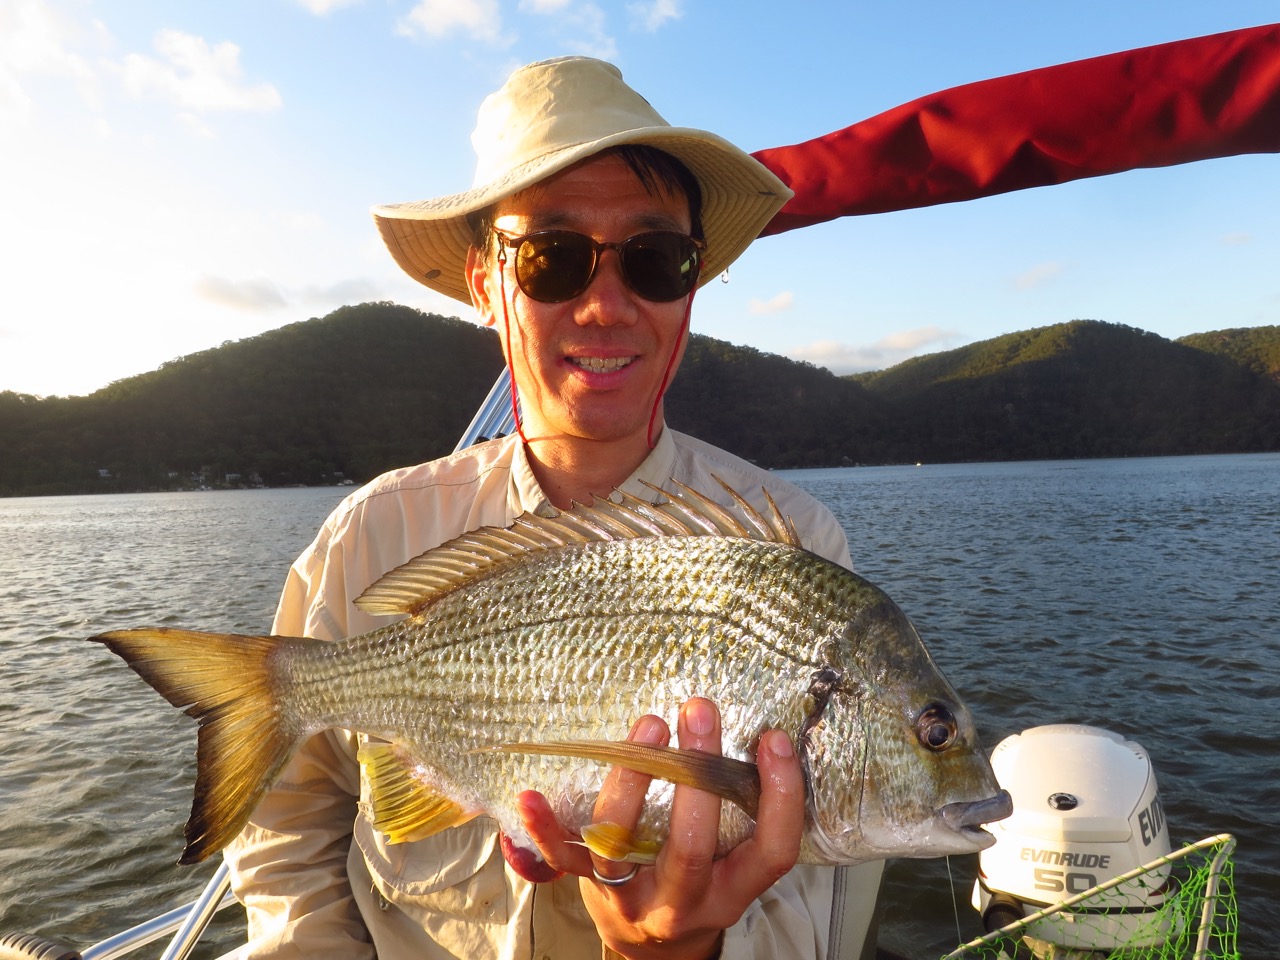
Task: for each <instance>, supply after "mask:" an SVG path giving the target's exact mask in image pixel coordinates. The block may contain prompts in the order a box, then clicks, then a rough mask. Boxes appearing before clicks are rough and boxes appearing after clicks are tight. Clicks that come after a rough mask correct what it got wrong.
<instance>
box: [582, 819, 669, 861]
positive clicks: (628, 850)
mask: <svg viewBox="0 0 1280 960" xmlns="http://www.w3.org/2000/svg"><path fill="white" fill-rule="evenodd" d="M582 846H584V847H586V848H587V849H588V850H590V851H591V852H592V853H594V854H595V855H596V856H598V857H603V858H604V859H606V860H615V861H617V862H619V863H623V862H625V863H645V864H651V863H656V862H657V860H658V852H659V851H660V850H661V849H662V844H660V843H659V842H658V841H656V840H641V839H640V838H638V837H637V836H636V835H635V834H633V833H632V832H631V831H630V830H628V829H627V828H626V827H624V826H623V825H622V824H620V823H614V822H613V821H611V820H601V821H600V822H599V823H588V824H586V825H585V826H584V827H583V828H582Z"/></svg>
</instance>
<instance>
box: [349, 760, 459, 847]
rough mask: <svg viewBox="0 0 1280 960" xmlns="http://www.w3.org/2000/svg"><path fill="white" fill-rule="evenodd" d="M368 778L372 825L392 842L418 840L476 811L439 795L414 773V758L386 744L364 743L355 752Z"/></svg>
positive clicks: (451, 825) (456, 823)
mask: <svg viewBox="0 0 1280 960" xmlns="http://www.w3.org/2000/svg"><path fill="white" fill-rule="evenodd" d="M356 759H358V760H359V761H360V764H361V765H362V766H363V767H364V770H365V774H366V775H367V776H368V777H369V792H370V794H371V799H372V801H373V825H374V826H375V827H376V828H377V829H379V830H381V831H382V832H383V833H385V834H386V835H387V840H388V841H390V842H391V843H406V842H408V841H410V840H421V839H423V838H424V837H429V836H431V835H433V834H436V833H439V832H440V831H441V830H447V829H449V828H450V827H456V826H458V825H459V824H463V823H466V822H467V821H468V820H470V819H471V818H472V817H474V816H475V815H476V814H475V813H473V812H468V811H465V810H463V809H462V807H461V806H460V805H458V804H457V803H455V802H454V801H452V800H449V799H448V798H446V797H442V796H441V795H440V794H438V793H436V792H435V791H434V790H432V789H431V788H430V787H428V786H427V785H426V784H424V783H423V782H422V781H421V780H420V779H419V778H418V777H416V776H415V775H414V772H413V764H414V761H413V759H412V758H411V757H410V756H408V754H406V753H405V752H404V751H403V750H401V749H400V748H398V747H396V746H394V745H393V744H389V743H367V744H365V745H364V746H362V747H361V748H360V750H359V752H358V753H357V754H356Z"/></svg>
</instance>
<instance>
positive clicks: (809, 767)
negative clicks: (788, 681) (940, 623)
mask: <svg viewBox="0 0 1280 960" xmlns="http://www.w3.org/2000/svg"><path fill="white" fill-rule="evenodd" d="M867 586H869V585H867ZM873 589H874V590H875V592H876V593H877V594H879V596H878V597H874V598H873V600H872V602H869V603H866V604H863V605H861V606H860V607H859V609H858V610H857V612H856V613H855V615H854V616H852V617H851V618H850V619H849V620H848V623H847V626H846V628H845V629H844V632H843V635H842V636H841V637H840V638H839V639H838V640H836V641H834V642H831V643H828V644H826V645H825V646H824V648H823V650H822V652H821V658H822V660H823V664H824V665H823V666H822V668H820V669H819V670H818V671H816V673H815V674H814V680H813V685H812V686H811V688H810V691H809V696H810V697H811V703H812V706H811V709H810V712H809V716H808V721H807V722H806V725H805V726H806V729H804V730H803V731H802V733H801V736H800V738H799V739H800V753H801V757H802V760H803V762H804V766H805V774H806V779H807V783H808V786H809V791H810V792H809V817H810V824H809V830H808V839H809V842H810V843H811V844H812V846H813V847H814V848H815V852H816V853H817V855H818V857H817V858H818V859H820V860H824V861H826V862H829V863H856V862H859V861H863V860H872V859H882V858H886V857H934V856H944V855H948V854H959V853H973V852H976V851H978V850H981V849H983V848H985V847H989V846H990V845H991V844H993V843H994V842H995V838H994V837H992V835H991V834H990V833H988V832H987V831H986V830H984V829H983V827H982V825H983V824H984V823H990V822H992V821H995V820H1000V819H1003V818H1004V817H1007V816H1009V814H1010V813H1012V811H1013V807H1012V802H1011V800H1010V798H1009V794H1008V793H1007V792H1006V791H1004V790H1002V789H1001V788H1000V785H999V784H998V783H997V782H996V778H995V774H994V773H993V772H992V769H991V764H990V763H989V762H988V760H987V757H986V755H985V754H984V753H983V751H982V748H981V745H980V744H979V741H978V734H977V730H976V729H975V727H974V722H973V717H972V715H971V714H970V713H969V710H968V709H967V708H966V707H965V706H964V704H963V703H962V702H961V700H960V698H959V696H958V695H957V694H956V692H955V690H954V689H953V688H952V687H951V684H949V683H948V682H947V680H946V678H945V677H943V675H942V673H941V671H940V670H938V668H937V666H936V665H935V664H934V662H933V659H932V658H931V657H930V656H929V653H928V651H927V650H926V649H925V647H924V644H923V643H922V642H921V640H920V637H919V635H918V634H917V633H916V630H915V627H914V626H913V625H912V623H911V621H910V620H909V619H908V618H907V617H906V615H905V614H903V613H902V611H901V610H899V609H898V607H897V605H896V604H894V603H893V601H892V600H890V599H889V598H888V597H887V596H885V595H884V594H883V593H880V592H879V590H878V588H873Z"/></svg>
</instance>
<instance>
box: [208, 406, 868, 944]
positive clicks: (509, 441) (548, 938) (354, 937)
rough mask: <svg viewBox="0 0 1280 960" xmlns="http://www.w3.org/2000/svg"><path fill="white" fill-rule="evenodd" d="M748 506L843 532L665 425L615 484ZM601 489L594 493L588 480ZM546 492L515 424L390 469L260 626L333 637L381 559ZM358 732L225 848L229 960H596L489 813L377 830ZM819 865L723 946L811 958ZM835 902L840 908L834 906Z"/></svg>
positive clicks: (511, 515)
mask: <svg viewBox="0 0 1280 960" xmlns="http://www.w3.org/2000/svg"><path fill="white" fill-rule="evenodd" d="M716 477H719V478H721V479H723V480H724V481H725V482H727V483H729V484H730V485H731V486H732V487H734V488H735V489H736V490H738V491H739V492H740V493H741V494H742V495H743V496H744V497H746V499H748V500H749V501H751V502H752V503H754V504H755V505H756V506H757V508H758V509H761V510H763V509H764V508H765V501H764V498H763V497H762V496H761V492H760V491H761V488H762V487H767V488H768V490H769V492H770V494H771V495H772V496H773V498H774V500H775V501H776V502H777V503H778V505H779V507H780V508H781V509H782V512H783V513H784V514H785V515H787V516H789V517H790V518H791V519H792V520H793V522H794V523H795V525H796V528H797V530H799V532H800V534H801V538H802V540H803V542H804V545H805V546H806V547H807V548H808V549H810V550H812V551H813V552H814V553H817V554H820V555H822V556H824V557H828V558H829V559H831V560H834V561H836V562H837V563H841V564H843V565H845V566H849V565H850V564H849V552H848V545H847V543H846V540H845V536H844V532H843V531H842V530H841V529H840V526H839V524H838V523H837V522H836V520H835V518H834V517H833V516H832V515H831V513H830V512H829V511H828V510H827V509H826V508H825V507H823V506H822V505H821V504H819V503H818V502H817V501H816V500H814V499H813V498H812V497H810V496H808V495H807V494H805V493H804V492H803V491H801V490H799V489H798V488H796V487H794V486H791V485H790V484H787V483H785V482H783V481H781V480H779V479H778V478H776V477H774V476H773V475H771V474H769V473H767V472H765V471H762V470H759V469H757V468H756V467H753V466H751V465H750V464H748V463H746V462H745V461H742V460H740V459H738V458H737V457H734V456H732V455H730V454H728V453H725V452H724V451H722V450H718V449H717V448H715V447H712V446H710V445H709V444H705V443H702V442H701V441H699V440H695V439H693V438H692V437H688V436H685V435H682V434H679V433H676V432H675V431H672V430H670V429H665V430H663V433H662V436H661V438H660V439H659V442H658V445H657V447H656V448H655V449H654V450H653V451H652V452H651V453H650V455H649V457H648V458H647V459H646V460H645V461H644V463H642V464H641V465H640V467H639V469H638V470H637V471H636V473H635V474H634V475H633V476H632V477H631V478H630V479H629V480H628V481H627V482H626V483H625V484H624V485H623V488H624V489H625V490H627V491H628V492H631V493H635V494H637V495H639V496H645V497H647V498H648V499H652V497H653V495H652V493H651V492H650V491H647V490H646V489H645V488H644V487H643V485H642V484H641V483H640V481H641V480H645V481H648V482H650V483H653V484H656V485H658V486H661V485H662V484H664V483H665V482H666V481H668V480H669V479H670V478H675V479H677V480H680V481H682V482H684V483H686V484H689V485H690V486H692V487H694V488H695V489H697V490H699V491H701V492H703V493H706V494H707V495H709V496H712V497H713V498H714V499H718V500H720V501H722V502H728V499H727V497H725V496H724V495H723V492H722V491H721V489H720V486H719V484H718V483H717V482H716V480H715V478H716ZM602 493H608V491H602ZM551 509H552V508H551V506H550V504H549V503H548V501H547V500H546V498H545V496H544V495H543V493H542V491H541V489H540V488H539V486H538V483H537V481H536V480H535V479H534V476H533V472H532V470H531V469H530V466H529V463H528V460H527V459H526V457H525V452H524V449H523V447H522V446H521V445H520V444H519V443H518V442H517V439H516V438H514V437H508V438H505V439H502V440H495V441H490V442H488V443H484V444H479V445H477V446H474V447H471V448H468V449H466V450H463V451H459V452H458V453H455V454H453V455H452V456H449V457H445V458H443V459H441V460H435V461H432V462H431V463H426V464H421V465H419V466H415V467H407V468H405V469H402V470H396V471H392V472H391V473H387V474H384V475H383V476H381V477H379V478H377V479H376V480H374V481H373V482H372V483H370V484H368V485H367V486H365V487H363V488H361V489H360V490H358V491H356V492H355V493H353V494H352V495H351V496H350V497H348V498H347V499H346V500H344V501H343V503H342V504H341V505H339V506H338V508H337V509H336V510H335V511H334V512H333V513H332V514H331V515H330V517H329V518H328V519H327V520H326V521H325V523H324V526H323V527H321V529H320V532H319V534H317V536H316V539H315V541H314V542H313V543H312V544H311V546H310V547H308V548H307V550H305V551H304V552H303V554H302V555H301V556H300V557H299V558H298V560H297V561H296V562H295V563H294V565H293V567H292V568H291V569H290V571H289V576H288V580H287V582H286V584H285V588H284V593H283V595H282V597H281V600H280V606H279V609H278V611H277V613H276V620H275V624H274V626H273V631H274V632H275V633H277V634H286V635H293V636H308V637H319V638H322V639H341V638H345V637H348V636H354V635H356V634H360V633H364V632H366V631H368V630H372V629H375V628H377V627H379V626H382V625H384V624H385V623H387V622H388V621H387V619H386V618H377V617H371V616H369V615H367V614H364V613H362V612H361V611H359V610H357V609H356V608H355V607H354V606H353V605H352V600H354V599H355V598H356V597H358V596H359V595H360V594H361V593H363V592H364V590H365V588H366V587H368V586H369V585H370V584H372V583H373V582H374V581H376V580H378V579H379V578H380V577H381V576H382V575H383V574H384V573H385V572H386V571H388V570H391V569H392V568H394V567H397V566H399V565H400V564H402V563H404V562H405V561H407V560H409V559H411V558H413V557H415V556H417V555H418V554H420V553H422V552H424V551H426V550H429V549H431V548H432V547H435V546H438V545H439V544H441V543H443V542H445V541H446V540H449V539H451V538H453V537H455V536H458V535H459V534H462V533H464V532H466V531H468V530H472V529H475V528H476V527H482V526H494V525H498V526H505V525H507V524H509V523H511V521H512V520H514V519H515V518H516V517H517V516H519V515H520V514H522V513H525V512H526V511H538V512H540V513H544V514H545V513H547V512H548V511H549V510H551ZM357 746H358V743H357V737H356V735H354V734H351V733H349V732H346V731H329V732H326V733H322V734H319V735H318V736H316V737H313V738H312V739H311V740H309V741H308V742H307V743H306V744H304V746H303V747H302V749H301V750H299V752H298V754H297V755H296V756H295V757H294V758H293V760H291V761H290V763H289V765H288V766H287V767H286V768H285V771H284V773H283V775H282V776H281V778H280V780H279V781H278V783H277V784H276V786H275V787H274V788H273V789H272V790H271V792H270V793H269V794H268V795H267V797H266V798H265V799H264V800H263V802H262V804H261V805H260V806H259V807H258V809H257V811H256V812H255V813H254V817H253V820H252V822H251V823H250V824H249V826H248V827H246V829H245V831H244V833H243V834H242V835H241V836H240V837H239V838H238V839H237V841H236V842H235V843H233V844H232V845H231V846H230V847H229V848H228V849H227V852H226V858H227V861H228V863H229V864H230V866H231V871H232V881H233V888H234V889H235V892H236V895H237V896H238V897H239V898H240V900H241V902H243V903H244V904H245V906H246V907H247V909H248V914H249V943H248V946H247V947H245V948H243V949H242V951H240V954H239V955H240V956H243V957H259V958H272V960H277V958H290V957H297V958H303V957H305V958H308V960H326V958H333V960H339V958H341V960H357V958H368V957H375V956H376V957H378V958H380V960H411V958H412V960H443V958H466V960H490V958H492V960H541V958H549V960H550V958H554V960H598V958H599V957H600V956H601V953H602V948H601V944H600V939H599V937H598V936H597V935H596V932H595V927H594V925H593V924H592V922H591V919H590V917H589V916H588V914H587V912H586V908H585V907H584V906H583V903H582V898H581V896H580V894H579V892H578V878H577V877H565V878H562V879H560V880H557V881H555V882H553V883H547V884H531V883H529V882H527V881H525V880H523V879H522V878H520V877H519V876H517V875H516V874H515V873H514V872H513V871H512V870H511V869H510V868H509V867H508V866H507V863H506V861H505V860H504V859H503V857H502V853H501V851H500V850H499V848H498V834H497V830H496V828H495V827H494V824H493V821H491V820H489V819H488V818H483V817H482V818H477V819H476V820H473V821H471V822H469V823H467V824H464V825H462V826H460V827H455V828H453V829H450V830H446V831H444V832H443V833H440V834H437V835H436V836H433V837H428V838H426V839H424V840H419V841H415V842H412V843H402V844H395V845H392V844H387V843H386V842H385V838H384V837H383V836H382V835H381V834H380V833H379V832H378V831H376V830H375V829H374V828H373V826H372V824H371V823H370V822H369V820H368V819H367V818H366V816H365V815H364V813H363V812H362V805H361V804H360V803H359V802H358V801H359V800H360V799H361V798H362V797H363V799H364V800H366V801H367V800H368V794H367V791H368V786H367V784H365V783H362V781H361V775H360V768H359V765H358V764H357V762H356V760H355V754H356V749H357ZM880 870H881V864H880V863H878V862H876V863H870V864H863V865H861V866H859V867H856V868H849V869H848V872H847V873H846V878H847V880H849V881H850V882H851V883H850V885H851V887H852V888H854V890H853V894H852V895H851V896H850V897H849V898H848V899H847V900H846V901H845V902H844V904H843V905H844V908H845V913H846V918H845V922H846V932H847V933H852V934H853V936H852V940H853V941H854V942H855V943H856V944H859V945H860V944H861V942H862V940H863V939H864V937H865V930H866V929H867V926H868V924H869V922H870V916H871V912H872V909H873V907H874V901H875V897H876V893H877V890H878V886H879V879H880ZM833 875H834V871H833V870H832V868H830V867H810V866H800V867H796V868H795V869H793V870H792V871H791V872H790V873H789V874H787V876H785V877H784V878H783V879H782V880H780V881H779V882H778V883H776V884H774V886H773V887H771V888H770V889H769V890H768V891H766V892H765V893H764V894H763V895H762V896H761V897H760V899H759V900H757V901H756V902H755V903H753V904H752V905H751V907H750V908H748V910H747V912H746V913H745V914H744V915H743V917H742V919H741V920H740V921H739V922H738V923H737V924H735V925H734V926H733V927H732V928H730V930H729V931H727V933H726V936H725V942H724V949H723V952H722V957H724V958H726V960H729V958H747V957H750V958H758V960H764V958H788V960H800V958H825V957H826V956H827V940H828V928H829V924H830V917H831V907H832V902H831V901H832V879H833ZM850 913H852V916H850Z"/></svg>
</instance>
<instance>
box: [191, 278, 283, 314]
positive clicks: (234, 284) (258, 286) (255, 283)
mask: <svg viewBox="0 0 1280 960" xmlns="http://www.w3.org/2000/svg"><path fill="white" fill-rule="evenodd" d="M193 287H194V293H195V295H196V296H197V297H199V298H200V299H202V300H208V301H209V302H210V303H214V304H217V305H218V306H222V307H232V308H233V309H236V310H247V311H250V312H254V313H256V312H259V311H262V310H278V309H280V308H281V307H284V306H287V304H286V303H285V299H284V296H283V295H282V294H281V293H280V290H279V288H277V287H276V285H275V284H274V283H272V282H271V281H270V280H267V279H259V280H239V281H237V280H227V279H226V278H225V277H210V276H203V277H201V278H200V279H198V280H197V281H196V282H195V284H194V285H193Z"/></svg>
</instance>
